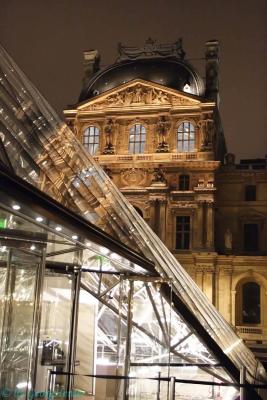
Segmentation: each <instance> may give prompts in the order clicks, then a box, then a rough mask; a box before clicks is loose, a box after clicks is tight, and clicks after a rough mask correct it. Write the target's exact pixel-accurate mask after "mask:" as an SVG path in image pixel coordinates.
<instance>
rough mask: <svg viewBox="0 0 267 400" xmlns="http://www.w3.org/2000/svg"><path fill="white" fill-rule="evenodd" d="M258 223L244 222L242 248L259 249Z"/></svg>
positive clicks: (246, 249)
mask: <svg viewBox="0 0 267 400" xmlns="http://www.w3.org/2000/svg"><path fill="white" fill-rule="evenodd" d="M258 242H259V225H258V224H244V250H245V251H258V249H259V243H258Z"/></svg>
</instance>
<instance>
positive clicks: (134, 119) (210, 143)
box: [64, 39, 267, 360]
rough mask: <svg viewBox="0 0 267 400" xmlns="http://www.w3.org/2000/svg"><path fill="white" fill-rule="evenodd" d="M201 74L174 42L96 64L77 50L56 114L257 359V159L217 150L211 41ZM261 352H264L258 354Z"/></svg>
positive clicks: (265, 224)
mask: <svg viewBox="0 0 267 400" xmlns="http://www.w3.org/2000/svg"><path fill="white" fill-rule="evenodd" d="M205 59H206V65H205V73H206V75H205V79H202V78H201V77H200V75H199V74H198V72H197V71H196V70H195V68H194V67H193V66H192V65H191V64H189V63H188V62H187V61H186V56H185V52H184V50H183V48H182V42H181V40H179V41H177V42H176V43H174V44H172V45H170V44H168V45H161V44H157V43H156V42H154V41H153V40H151V39H149V40H148V41H147V42H146V43H145V45H144V47H142V48H135V47H125V46H123V45H119V48H118V58H117V60H116V62H115V63H114V64H112V65H110V66H108V67H106V68H104V69H100V68H99V62H100V55H99V54H98V52H97V51H95V50H93V51H88V52H85V53H84V80H83V88H82V91H81V94H80V97H79V102H78V104H76V105H75V106H74V107H70V108H69V109H67V110H65V112H64V113H65V117H66V120H67V123H68V125H69V126H70V127H71V129H72V130H73V132H74V133H75V135H76V136H77V138H78V139H79V140H80V141H81V143H82V144H83V145H84V146H85V148H86V149H87V150H88V151H89V152H90V154H92V155H94V158H95V160H97V162H98V163H99V164H100V165H101V166H102V167H103V168H104V170H105V171H106V173H107V174H108V175H109V176H110V178H111V179H112V180H113V182H114V183H115V184H116V186H117V187H118V188H119V189H120V190H121V192H122V193H123V194H124V196H125V197H126V198H127V199H128V200H129V201H130V203H131V204H132V205H133V207H134V208H135V209H136V210H137V211H138V212H139V214H140V215H141V216H142V217H143V218H144V220H145V221H146V222H147V223H148V224H149V225H150V227H151V228H152V229H153V231H154V232H156V233H157V235H158V236H159V237H160V239H161V240H162V241H163V243H164V244H165V245H166V246H167V248H168V249H169V250H170V251H171V252H172V253H173V254H174V256H175V257H176V258H177V260H178V261H179V262H180V263H181V265H182V266H183V268H185V269H186V271H187V272H188V273H189V274H190V276H191V277H192V278H193V279H194V280H195V282H196V283H197V284H198V286H199V287H200V288H201V290H202V291H203V292H204V293H205V294H206V296H207V297H208V298H209V300H210V301H211V302H212V303H213V304H214V305H215V306H216V307H217V309H218V310H219V311H220V313H221V314H222V315H223V316H224V317H225V318H226V320H227V321H229V322H230V323H231V324H232V325H233V326H235V329H236V331H237V332H238V334H239V335H240V336H241V337H242V338H243V339H244V340H246V341H247V342H248V344H249V345H250V346H252V347H253V349H254V351H256V352H257V353H258V356H260V357H261V358H262V359H263V360H264V357H266V358H267V348H266V344H267V313H266V310H267V297H266V296H267V159H266V158H262V159H251V160H241V161H240V163H239V164H236V162H235V156H234V155H233V154H231V153H230V152H227V149H226V143H225V138H224V132H223V126H222V122H221V119H220V113H219V99H220V93H219V44H218V42H217V41H216V40H213V41H208V42H207V43H206V49H205ZM265 353H266V354H265Z"/></svg>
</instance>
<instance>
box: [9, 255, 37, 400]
mask: <svg viewBox="0 0 267 400" xmlns="http://www.w3.org/2000/svg"><path fill="white" fill-rule="evenodd" d="M9 251H10V259H9V263H8V271H7V272H8V275H7V282H6V286H5V296H4V297H2V299H4V318H3V320H4V321H3V330H2V347H1V386H2V388H4V389H6V390H8V391H9V393H10V396H9V398H13V397H15V391H16V390H17V391H18V390H19V391H20V392H21V395H22V396H25V393H26V392H27V390H30V389H31V387H32V384H33V379H34V366H33V365H32V361H33V357H32V356H33V351H34V311H35V291H36V278H37V276H38V268H39V266H40V261H41V260H40V257H38V256H34V255H31V254H27V253H25V252H24V251H21V250H19V249H14V248H13V249H11V250H9Z"/></svg>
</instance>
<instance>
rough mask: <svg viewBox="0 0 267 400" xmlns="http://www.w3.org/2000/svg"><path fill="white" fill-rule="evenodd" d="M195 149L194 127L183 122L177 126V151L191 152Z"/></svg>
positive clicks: (189, 123)
mask: <svg viewBox="0 0 267 400" xmlns="http://www.w3.org/2000/svg"><path fill="white" fill-rule="evenodd" d="M194 149H195V127H194V125H193V124H192V123H191V122H188V121H184V122H182V123H181V124H180V125H179V126H178V135H177V151H179V152H185V151H193V150H194Z"/></svg>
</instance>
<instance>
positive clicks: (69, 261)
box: [0, 41, 266, 400]
mask: <svg viewBox="0 0 267 400" xmlns="http://www.w3.org/2000/svg"><path fill="white" fill-rule="evenodd" d="M213 45H214V44H212V46H213ZM147 46H148V47H147ZM151 46H152V48H151ZM215 48H216V46H215ZM137 50H138V49H127V50H125V49H124V48H123V47H120V52H121V57H125V56H127V57H128V54H129V52H130V54H131V55H132V56H133V55H134V56H135V55H136V53H138V51H139V50H138V51H137ZM152 50H153V52H154V51H155V46H154V45H152V43H151V41H150V42H149V43H148V44H147V45H146V46H145V50H143V51H144V52H145V54H147V52H149V53H150V54H151V52H152ZM153 52H152V54H153ZM169 52H172V53H173V55H174V59H175V60H176V59H177V57H178V59H179V60H181V61H180V64H181V69H180V72H181V77H183V76H184V75H183V73H185V70H184V67H183V64H185V62H184V61H182V60H183V57H184V53H183V50H182V48H181V42H180V41H178V42H177V43H176V44H175V45H168V46H167V47H166V46H161V49H160V53H161V55H162V54H163V55H164V56H167V55H168V54H169ZM0 53H1V54H0V55H1V57H0V66H1V75H0V84H1V87H0V88H1V91H0V95H1V97H0V100H1V103H0V107H1V108H0V139H1V141H0V160H1V163H0V164H1V165H0V167H1V168H0V194H1V196H0V246H1V247H0V250H1V252H0V267H1V269H0V272H1V287H0V290H1V292H0V296H1V308H0V329H1V350H0V364H1V370H0V382H1V395H2V396H3V397H8V398H10V399H15V398H19V399H21V400H22V399H23V400H24V399H25V400H26V399H32V398H38V397H39V398H40V397H42V398H43V397H49V398H51V396H54V397H55V396H57V397H59V398H73V397H77V396H82V398H85V399H86V400H89V399H90V400H91V399H95V400H104V399H123V400H126V399H139V398H142V399H143V398H147V399H166V398H169V399H172V400H173V399H174V398H176V399H192V398H194V397H196V396H197V397H198V399H203V400H204V399H207V398H213V399H218V398H223V399H228V400H234V399H237V397H238V396H239V392H240V388H239V386H238V384H239V381H240V375H241V382H246V383H247V384H248V386H247V387H246V388H245V389H244V390H245V392H246V396H247V398H249V399H252V398H253V399H265V398H266V390H265V389H264V388H261V387H255V386H254V383H255V382H257V383H259V385H262V384H263V383H264V382H265V381H266V372H265V370H264V368H263V366H262V364H261V363H260V362H259V361H258V360H257V359H256V358H255V357H254V355H253V353H252V352H251V351H250V350H249V349H248V348H247V347H246V345H245V344H244V343H243V341H242V340H241V339H240V338H239V337H238V336H237V335H236V333H235V331H234V330H233V329H232V327H231V326H230V325H229V324H228V323H227V321H226V320H225V319H224V318H223V316H222V315H221V314H220V313H219V312H218V311H217V310H216V308H215V307H214V306H213V304H212V303H211V302H209V301H208V299H207V297H206V296H205V295H204V294H203V292H202V291H201V290H200V288H199V287H198V286H197V285H196V283H195V282H194V280H193V279H192V278H191V277H190V275H189V274H188V273H187V272H186V271H185V269H184V268H183V267H182V266H181V265H180V263H179V262H178V260H177V258H178V257H177V254H174V252H173V251H171V252H170V251H169V250H168V248H167V247H166V246H165V245H164V244H163V242H162V241H161V240H160V239H159V236H158V235H157V234H156V233H155V232H154V231H153V230H152V229H151V228H150V227H149V226H148V225H147V224H146V223H145V221H144V218H142V217H141V216H140V213H141V212H142V210H143V208H142V204H141V203H139V207H138V205H137V204H134V205H135V207H136V208H137V209H135V208H134V207H132V206H131V204H130V203H129V202H128V201H127V199H126V198H125V197H124V196H123V195H122V193H121V191H120V190H118V188H117V187H116V186H115V185H114V182H115V180H116V178H113V179H110V178H109V177H108V175H107V174H106V173H104V172H103V170H102V169H101V168H100V166H99V164H98V163H96V162H95V160H94V159H93V157H91V156H90V154H89V153H88V152H87V151H86V150H85V149H84V147H83V146H82V145H81V143H80V142H79V140H78V139H77V137H75V135H74V134H73V132H72V131H71V130H70V129H69V128H68V127H67V125H66V124H64V123H63V122H62V121H61V120H60V119H59V118H58V116H57V115H56V114H55V113H54V111H53V110H52V109H51V107H50V106H49V104H48V103H47V102H46V100H45V99H44V98H43V97H42V95H41V94H40V93H39V92H38V91H37V89H36V88H35V87H34V86H33V85H32V84H31V83H30V82H29V81H28V79H27V78H26V77H25V75H24V74H23V73H22V71H21V70H20V69H19V68H18V67H17V66H16V64H15V63H14V61H13V60H12V59H11V58H10V57H9V56H8V54H7V53H6V51H5V50H4V49H3V48H0ZM126 53H127V54H126ZM125 54H126V55H125ZM89 58H90V57H89ZM121 62H122V65H124V61H123V59H122V60H121ZM175 63H176V61H175ZM126 64H127V63H126ZM215 64H216V63H215ZM215 64H213V63H212V65H213V67H214V65H215ZM151 65H153V64H151V63H150V64H149V69H150V67H151ZM214 68H215V67H214ZM186 71H187V72H188V71H189V72H190V71H191V69H190V68H189V67H188V69H187V70H186ZM215 71H216V68H215V70H214V72H213V73H212V74H211V75H212V76H215V75H216V73H215ZM189 72H188V73H189ZM157 73H158V72H157ZM214 73H215V74H214ZM190 77H191V78H192V77H194V80H192V81H191V80H190ZM186 78H187V79H188V80H187V81H186V83H185V86H186V89H187V90H188V87H189V88H190V87H194V88H195V90H196V91H197V92H196V95H195V96H193V95H190V96H191V97H192V98H193V97H194V101H196V102H198V101H199V97H200V95H201V93H202V92H201V91H202V90H203V86H202V84H201V81H200V80H199V78H198V77H197V75H195V74H194V73H193V72H192V75H190V74H189V76H186ZM160 79H162V78H160ZM192 79H193V78H192ZM125 84H126V82H125ZM135 84H137V87H135ZM132 85H133V86H131V87H129V88H128V91H127V96H128V97H129V98H130V100H129V98H128V97H127V104H128V102H130V104H128V106H129V108H134V107H135V106H136V104H137V106H139V103H140V102H143V103H145V102H147V103H146V104H147V105H148V108H149V109H151V108H152V107H151V104H150V102H151V101H152V103H153V104H155V105H156V107H157V105H158V103H160V104H162V103H164V102H167V101H168V102H169V101H172V102H174V103H177V102H178V105H179V107H180V105H181V101H182V102H183V104H184V102H185V99H186V102H187V99H188V98H187V95H184V94H181V93H180V91H179V92H178V90H176V89H175V88H172V89H170V91H169V92H168V93H167V94H166V93H165V92H166V91H165V89H162V88H161V86H159V85H158V86H155V88H151V86H149V84H148V83H147V81H145V80H143V81H142V82H141V81H140V82H139V81H138V83H137V82H136V81H133V82H132ZM155 85H156V84H155ZM144 87H145V88H144ZM94 90H99V89H94ZM190 90H191V89H190ZM215 91H216V90H215ZM144 93H145V94H144ZM184 93H185V92H184ZM186 93H188V92H186ZM121 95H122V94H119V96H118V95H116V98H119V97H120V96H121ZM123 96H125V97H126V94H124V95H122V97H123ZM180 96H181V97H183V96H184V97H185V99H184V100H179V97H180ZM211 96H213V95H212V93H211ZM105 101H106V100H105ZM154 102H155V103H154ZM190 102H191V100H190ZM119 103H121V100H119ZM204 103H205V104H204ZM164 104H165V103H164ZM166 104H167V105H168V104H169V103H166ZM190 104H191V103H190ZM196 104H198V106H197V107H200V108H201V109H202V108H203V110H206V111H207V112H204V111H203V115H202V119H203V121H206V122H204V123H203V126H204V127H206V125H208V126H209V127H208V128H207V129H208V132H209V133H208V134H207V132H206V131H203V138H202V139H199V140H200V148H202V149H203V154H204V153H205V151H206V150H207V153H209V151H208V150H210V152H211V153H212V154H213V150H212V146H213V144H214V143H215V141H218V146H217V145H216V146H215V148H216V149H217V150H214V154H216V157H215V155H214V156H213V158H217V157H218V158H219V157H221V156H222V157H223V154H222V155H221V156H219V153H220V151H219V148H220V146H219V143H221V145H222V146H223V136H222V134H221V133H220V134H219V136H218V139H216V140H215V134H214V130H213V131H212V130H211V126H213V124H211V122H212V115H213V113H215V114H216V102H215V101H214V100H212V101H211V100H208V101H206V102H205V101H203V106H200V105H199V103H196ZM187 105H188V104H187ZM94 107H95V106H94ZM143 107H145V104H143ZM179 107H178V108H179ZM190 107H191V106H190ZM72 112H73V110H72V111H70V114H71V113H72ZM86 112H87V111H86ZM94 112H95V109H94ZM201 112H202V111H201ZM70 114H69V115H68V118H69V119H70V124H72V125H75V121H76V120H77V118H76V116H75V115H70ZM216 115H217V114H216ZM72 117H73V121H72ZM216 118H217V119H216V124H217V125H216V126H218V129H219V127H220V122H219V117H218V115H217V117H216ZM138 121H139V120H138ZM76 122H78V120H77V121H76ZM139 122H140V121H139ZM139 122H137V123H136V124H134V129H133V130H131V137H130V138H129V143H130V150H131V151H132V153H133V154H134V157H136V154H139V153H135V150H136V149H139V150H143V149H144V148H145V146H146V130H144V126H143V124H142V123H141V122H140V123H139ZM113 124H114V121H113V119H112V118H109V119H108V121H107V124H106V125H105V136H104V138H105V140H106V142H105V144H103V146H104V147H103V149H104V150H103V151H105V152H107V156H110V157H114V154H113V152H115V144H114V143H115V142H114V134H115V130H114V125H113ZM166 124H167V125H166ZM169 124H170V122H169V117H168V116H166V115H163V116H162V118H160V123H159V128H158V131H157V132H160V135H161V136H160V138H161V139H160V141H159V143H158V145H157V148H158V149H159V151H158V152H156V153H155V154H159V157H160V155H162V154H163V155H165V153H166V154H167V153H168V150H169V148H168V141H167V136H166V126H169ZM200 125H201V126H202V123H201V124H200ZM77 126H78V125H77ZM148 126H149V124H147V127H146V129H148ZM192 126H193V127H194V125H193V118H192V119H191V120H190V121H187V122H183V123H182V128H180V124H179V128H178V133H179V135H178V138H179V141H181V143H182V144H180V145H181V146H182V148H184V147H183V146H187V150H191V149H192V148H193V146H194V143H195V131H194V129H195V127H194V128H192ZM162 127H164V129H163V128H162ZM100 128H101V126H100V124H99V126H98V127H97V126H96V125H92V124H90V123H89V124H88V125H87V127H86V129H87V132H88V135H87V136H86V141H87V144H88V146H89V150H92V151H95V150H96V148H97V145H98V143H99V140H98V139H100ZM74 129H76V128H75V127H74ZM179 129H182V130H179ZM205 129H206V128H205ZM219 130H220V132H221V129H219ZM212 132H213V133H212ZM192 133H194V135H193V134H192ZM151 135H152V131H151ZM92 138H93V140H92ZM104 138H103V137H102V139H100V141H101V140H102V141H103V140H104ZM122 139H123V138H122ZM180 139H181V140H180ZM123 140H125V139H123ZM177 140H178V139H177ZM216 143H217V142H216ZM91 145H92V146H91ZM205 149H206V150H205ZM181 153H182V156H181V157H182V160H186V158H187V156H185V157H184V154H183V152H182V151H181ZM189 153H190V151H189V152H186V155H187V154H189ZM199 153H201V152H199ZM222 153H223V152H222ZM123 157H126V158H127V157H129V158H128V159H127V160H126V161H129V160H132V159H131V158H130V157H131V154H130V155H129V154H128V155H126V154H125V155H124V156H123ZM207 158H209V155H208V156H207ZM177 159H178V160H180V158H179V157H177ZM110 160H111V159H110ZM123 160H124V161H125V158H124V159H123ZM143 161H145V160H143ZM190 162H191V161H190ZM210 162H211V163H213V167H212V166H211V165H210V164H209V163H210ZM115 165H116V163H115ZM216 165H218V166H219V163H218V162H217V161H214V160H212V159H211V160H209V159H207V160H206V163H204V164H203V165H202V167H203V169H204V170H205V171H208V172H206V173H207V174H208V182H209V183H208V184H205V180H204V183H203V182H202V181H201V179H202V178H200V177H198V184H197V187H199V192H198V194H197V196H199V197H198V200H199V203H201V204H203V208H202V210H201V212H198V210H196V211H195V212H196V214H197V215H198V218H200V221H201V222H202V223H203V230H202V233H203V237H202V243H205V246H206V247H207V246H209V247H208V249H209V251H207V255H209V254H208V253H211V252H212V249H213V247H214V244H213V243H214V239H213V237H211V236H210V234H209V232H208V229H207V227H206V225H205V224H206V223H207V221H210V219H212V220H213V219H214V216H213V211H210V212H209V210H212V207H209V206H208V204H206V203H210V202H213V201H214V197H213V196H214V183H213V184H212V182H214V180H212V177H213V176H214V171H215V169H216V168H215V167H216ZM116 168H118V166H117V167H116ZM132 169H134V167H132ZM144 169H145V170H146V168H144ZM155 169H156V171H154V170H153V179H152V180H153V182H152V180H151V185H150V186H151V187H152V191H151V193H152V194H153V190H154V194H155V197H154V198H152V201H151V204H153V205H154V219H153V221H154V226H153V227H154V230H156V231H157V229H159V230H160V227H161V223H159V222H158V220H159V218H160V217H162V215H165V216H166V215H167V214H168V208H167V207H166V208H163V207H162V203H161V202H159V201H158V199H157V195H158V193H160V194H161V195H163V197H162V198H164V195H165V199H166V202H167V201H169V197H168V196H169V190H168V186H167V178H166V172H165V168H164V169H163V168H162V166H161V165H159V166H158V167H156V168H155ZM106 170H107V168H106ZM107 172H108V173H109V174H111V177H112V173H111V172H110V168H108V171H107ZM134 174H135V170H134V171H133V178H131V179H130V182H132V179H133V180H134V181H135V180H136V178H135V176H134ZM117 175H119V174H117ZM183 175H184V176H185V175H186V174H185V173H184V174H183ZM145 178H149V170H148V171H147V176H145ZM125 179H126V180H125V182H129V178H127V174H126V177H125ZM142 179H143V178H142ZM112 180H113V181H114V182H112ZM138 182H139V181H138ZM179 182H180V181H179ZM189 182H190V181H189ZM115 183H116V182H115ZM187 184H188V179H187V178H183V185H185V186H183V188H185V187H187V186H186V185H187ZM118 186H120V185H118ZM206 186H207V190H206V189H205V187H206ZM126 189H130V190H132V186H131V185H129V184H127V185H126ZM135 190H136V186H135ZM174 192H175V190H174ZM176 192H179V190H178V191H176ZM181 192H187V190H181ZM188 192H190V191H188ZM192 192H193V191H192ZM128 194H129V193H128ZM178 194H179V193H178ZM185 194H186V195H187V194H189V193H185ZM174 195H176V193H174ZM191 195H192V196H193V194H191ZM188 201H189V200H188ZM192 201H193V200H192ZM162 210H163V211H162ZM193 215H194V213H193V212H192V214H188V213H183V214H181V215H180V213H179V210H177V213H176V214H174V217H175V224H176V225H175V226H177V230H176V231H175V232H176V233H175V246H176V247H177V246H180V244H181V243H182V244H183V246H184V247H187V248H183V249H182V250H184V252H185V254H186V251H188V250H190V248H191V245H192V240H194V243H200V239H199V234H197V233H195V234H194V235H195V236H194V235H193V236H192V233H191V226H192V223H193V219H192V218H193ZM143 216H144V215H143ZM188 217H189V219H188ZM179 218H183V219H179ZM201 218H202V220H201ZM205 221H206V222H205ZM194 227H195V229H196V227H197V225H196V223H194ZM180 228H181V229H180ZM168 229H169V228H168V225H167V221H166V224H165V235H166V237H167V233H168ZM229 229H230V228H229ZM162 232H163V231H162ZM157 233H159V231H157ZM192 238H194V239H192ZM197 240H198V241H199V242H198V241H197ZM227 240H228V241H227V243H228V244H229V243H232V241H231V240H230V236H229V235H228V237H227ZM227 248H228V250H229V249H230V245H228V246H227ZM177 250H179V249H177ZM199 252H200V253H201V251H200V250H199ZM187 254H188V255H190V253H189V252H188V253H187ZM205 383H206V384H205ZM244 390H242V389H241V395H243V393H242V392H244Z"/></svg>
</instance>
